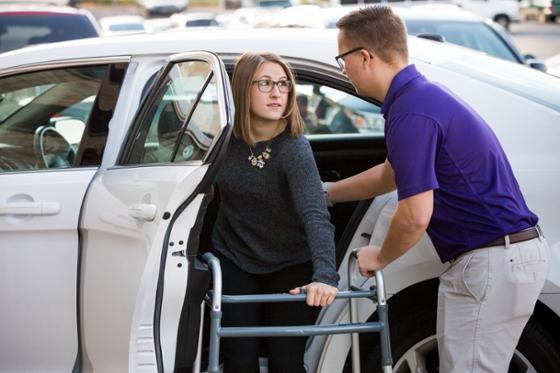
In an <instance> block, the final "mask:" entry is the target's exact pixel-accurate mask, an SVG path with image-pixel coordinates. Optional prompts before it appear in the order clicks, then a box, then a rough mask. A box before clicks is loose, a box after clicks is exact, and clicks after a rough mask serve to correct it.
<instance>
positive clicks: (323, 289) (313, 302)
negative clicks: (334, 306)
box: [290, 282, 338, 307]
mask: <svg viewBox="0 0 560 373" xmlns="http://www.w3.org/2000/svg"><path fill="white" fill-rule="evenodd" d="M302 291H305V293H306V294H307V299H306V302H307V305H308V306H321V307H324V306H328V305H329V304H331V303H332V302H333V300H334V297H336V294H337V293H338V289H337V288H335V287H334V286H331V285H327V284H323V283H322V282H312V283H310V284H307V285H305V286H302V287H298V288H294V289H292V290H290V294H300V293H301V292H302Z"/></svg>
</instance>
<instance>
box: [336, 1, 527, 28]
mask: <svg viewBox="0 0 560 373" xmlns="http://www.w3.org/2000/svg"><path fill="white" fill-rule="evenodd" d="M367 3H389V4H391V6H395V7H409V6H416V5H423V4H427V5H434V4H453V5H457V6H459V7H461V8H463V9H465V10H469V11H471V12H473V13H474V14H477V15H478V16H480V17H482V18H485V19H486V18H487V19H491V20H492V21H494V22H496V23H498V24H500V25H502V27H504V28H505V29H508V28H509V25H510V24H511V23H512V22H518V21H519V19H520V16H519V2H518V1H517V0H373V1H367ZM340 4H360V1H355V2H354V1H352V0H350V1H340V0H332V1H331V5H340Z"/></svg>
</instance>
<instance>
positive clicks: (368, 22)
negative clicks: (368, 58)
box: [336, 5, 408, 64]
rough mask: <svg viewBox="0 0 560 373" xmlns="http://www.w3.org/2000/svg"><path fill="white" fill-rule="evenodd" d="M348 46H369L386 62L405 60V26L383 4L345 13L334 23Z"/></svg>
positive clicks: (406, 46)
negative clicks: (341, 32) (342, 33)
mask: <svg viewBox="0 0 560 373" xmlns="http://www.w3.org/2000/svg"><path fill="white" fill-rule="evenodd" d="M336 27H338V28H339V29H340V30H341V31H343V32H344V39H345V41H346V43H347V44H348V45H347V47H348V48H349V49H352V48H357V47H363V48H365V49H369V50H370V51H371V52H373V53H374V54H375V55H376V56H378V57H379V58H381V60H383V61H384V62H386V63H389V64H392V63H394V62H396V61H404V62H408V45H407V35H406V27H405V25H404V22H403V20H402V19H401V18H400V17H399V16H398V15H396V14H395V13H394V12H393V10H392V9H391V7H389V6H387V5H373V6H367V7H365V8H360V9H357V10H355V11H353V12H350V13H348V14H346V15H345V16H344V17H342V18H341V19H340V20H339V21H338V22H337V23H336Z"/></svg>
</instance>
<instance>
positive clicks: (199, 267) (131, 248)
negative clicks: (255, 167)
mask: <svg viewBox="0 0 560 373" xmlns="http://www.w3.org/2000/svg"><path fill="white" fill-rule="evenodd" d="M201 50H205V51H206V52H202V51H201ZM246 50H272V51H274V52H277V53H279V54H280V55H282V56H284V57H285V58H286V59H287V60H288V61H289V62H290V64H291V65H292V67H293V68H294V69H295V70H296V75H297V77H298V82H297V87H296V89H297V91H298V94H301V95H306V96H308V100H307V102H308V110H309V111H313V112H314V114H315V116H316V118H317V120H318V121H319V122H318V124H319V125H321V126H322V127H321V131H320V133H321V134H317V133H318V132H316V133H315V134H310V135H308V136H309V140H310V142H311V144H312V146H313V150H314V153H315V156H316V160H317V165H318V167H319V169H320V171H321V175H322V178H323V179H324V180H335V179H338V178H341V177H346V176H349V175H353V174H355V173H357V172H359V171H361V170H364V169H366V168H368V167H370V166H372V165H374V164H377V163H379V162H382V161H383V160H384V159H385V157H386V148H385V142H384V138H383V131H382V128H383V125H382V124H383V123H382V121H383V117H382V115H381V114H380V103H379V102H375V101H372V100H370V99H365V98H360V97H356V95H355V92H354V89H353V88H352V86H351V85H350V83H349V82H348V80H347V79H346V77H345V76H344V75H342V74H341V72H340V71H339V70H338V69H337V67H336V63H335V60H334V58H333V56H335V55H336V54H338V50H337V46H336V33H335V32H333V30H330V31H329V30H302V29H298V30H291V29H282V30H278V29H275V30H259V33H255V32H254V30H206V31H191V32H185V33H170V34H160V35H135V36H123V37H121V38H109V39H91V40H87V41H70V42H66V43H58V44H54V45H49V46H36V47H31V48H25V49H23V50H19V51H13V52H8V53H5V54H3V55H1V56H0V279H1V281H0V310H1V311H0V312H1V315H2V317H0V371H2V372H14V371H35V372H44V371H55V372H68V371H83V372H127V371H128V372H156V371H157V372H173V371H174V370H179V369H186V370H185V371H193V372H199V371H201V370H202V371H204V369H206V363H205V361H206V357H207V353H208V351H207V349H206V346H204V344H203V342H202V340H203V339H202V338H201V334H202V330H203V329H204V328H201V327H200V326H201V321H202V319H203V315H204V313H203V312H202V309H201V307H202V303H203V302H202V301H203V296H204V293H205V292H206V290H207V288H208V280H209V272H208V269H207V268H206V267H205V266H204V265H203V264H202V263H201V261H200V259H199V254H200V253H201V252H202V251H203V250H206V249H207V248H208V245H209V240H208V233H209V231H210V230H211V228H212V223H213V214H212V211H214V210H215V206H214V204H213V203H212V201H211V200H212V183H213V177H214V174H215V170H216V168H217V167H218V166H219V165H220V163H221V161H222V157H223V156H224V150H225V146H226V144H227V140H228V137H229V136H230V134H231V129H232V118H233V115H232V113H233V109H234V108H233V103H232V97H231V91H230V83H229V78H228V72H231V70H232V66H233V62H234V59H235V58H236V56H238V55H239V53H241V52H243V51H246ZM410 50H411V58H412V62H414V63H415V64H416V65H417V67H418V69H419V70H420V71H421V72H422V73H424V74H425V75H427V76H428V77H429V78H430V79H432V80H434V81H438V82H441V83H443V84H445V85H446V86H448V87H449V88H450V89H452V90H453V91H455V92H456V93H457V94H458V95H459V96H460V97H461V98H462V99H463V100H465V101H466V102H468V103H469V104H470V105H472V106H473V107H474V108H475V109H476V110H477V111H478V112H479V113H480V114H481V115H482V116H483V117H484V118H485V119H486V120H487V121H488V122H489V123H490V124H491V126H492V128H493V129H494V131H495V132H496V134H497V136H498V137H499V138H500V140H501V142H502V144H503V147H504V149H505V151H506V153H507V154H508V156H509V159H510V161H511V164H512V166H513V168H514V171H515V174H516V176H517V178H518V180H519V182H520V185H521V188H522V190H523V193H524V195H525V197H526V199H527V202H528V204H529V206H530V207H531V209H532V210H533V211H535V212H536V213H537V214H538V215H539V217H540V224H541V227H542V228H543V230H544V232H545V235H546V236H547V238H548V240H549V242H550V244H551V246H552V249H553V258H552V271H551V272H550V274H549V275H548V279H547V282H546V285H545V288H544V290H543V292H542V294H541V296H540V298H539V301H538V304H537V306H536V310H535V314H534V315H533V317H532V318H531V320H530V321H529V324H528V325H527V328H526V329H525V332H524V334H523V337H522V339H521V341H520V343H519V345H518V347H517V350H516V353H515V356H514V359H513V360H512V367H513V371H527V372H533V371H538V372H554V371H557V369H558V367H559V366H560V317H559V315H560V252H559V250H560V198H558V190H559V189H560V153H559V152H558V139H559V138H560V126H559V125H558V124H559V123H560V80H559V79H556V78H554V77H551V76H549V75H546V74H542V73H540V72H536V71H533V70H532V69H528V68H526V67H523V66H520V65H518V64H511V63H508V62H504V61H500V60H498V59H492V58H488V57H486V56H484V55H483V54H481V53H479V52H476V51H471V50H468V49H465V48H459V47H453V46H449V45H444V44H441V43H433V42H430V41H426V40H422V39H417V38H411V39H410ZM186 51H191V52H186ZM426 99H429V98H426ZM340 112H344V113H348V114H349V115H348V116H349V118H350V120H351V124H352V125H353V126H354V127H355V128H356V129H358V131H353V130H352V131H349V132H353V133H341V132H337V131H336V130H335V129H334V128H333V127H334V126H333V125H332V124H333V123H334V121H335V118H337V115H338V114H339V113H340ZM338 116H339V117H340V115H338ZM465 141H468V139H465ZM395 205H396V194H395V193H391V194H387V195H383V196H380V197H378V198H375V199H374V200H373V201H364V202H360V203H348V204H339V205H336V206H335V207H334V208H333V209H332V210H331V215H332V220H333V223H334V224H335V226H336V239H337V262H338V263H339V265H340V266H339V273H340V275H341V279H342V280H341V282H340V288H341V289H345V288H346V287H347V281H346V279H347V265H346V263H347V260H348V256H349V255H348V253H349V250H350V249H353V248H356V247H359V246H363V245H365V244H367V243H368V242H370V241H372V242H376V243H379V242H381V240H382V239H383V237H384V235H385V233H386V229H387V225H388V222H389V219H390V218H391V216H392V213H393V211H394V208H395ZM248 208H250V206H248ZM271 218H272V219H273V218H274V217H273V216H271ZM446 267H447V266H446V265H445V264H442V263H440V262H439V260H438V259H437V256H436V254H435V251H434V249H433V246H432V244H431V242H430V239H429V238H428V237H427V236H425V237H424V238H423V239H422V240H421V241H420V242H419V243H418V245H417V247H416V248H415V249H413V250H411V251H410V252H409V253H407V254H406V255H405V256H403V257H401V258H400V259H399V260H398V261H396V262H395V263H393V264H391V266H389V267H388V268H387V269H386V270H385V271H384V272H385V281H386V287H387V292H388V294H389V295H390V298H389V300H388V304H389V314H390V327H391V330H392V332H393V334H392V348H393V357H394V365H395V371H423V372H434V371H435V367H436V366H437V346H436V339H435V315H436V305H435V304H436V303H435V302H436V296H437V285H438V280H437V278H438V276H439V275H440V274H441V272H442V271H444V270H445V268H446ZM373 281H374V280H373V279H365V278H361V277H358V281H357V283H358V284H359V285H362V286H363V287H368V286H370V285H372V282H373ZM357 305H358V310H357V311H358V312H357V314H358V316H359V318H360V320H367V319H370V318H371V317H373V318H375V317H376V316H375V315H374V312H375V307H374V304H373V303H372V302H369V301H367V300H363V301H360V302H358V304H357ZM372 315H373V316H372ZM348 318H349V313H348V305H347V301H345V300H337V301H336V303H335V304H333V305H331V306H329V307H327V308H325V309H324V310H323V311H322V313H321V315H320V316H319V319H318V322H319V323H321V324H331V323H332V324H337V323H345V322H348ZM205 322H206V324H207V323H208V320H205ZM360 339H361V345H362V347H363V353H362V367H363V369H364V371H372V370H373V369H374V367H375V366H376V364H378V362H377V355H376V352H377V347H376V343H377V341H378V338H377V337H376V336H371V335H366V334H363V335H361V338H360ZM349 349H350V336H348V335H336V336H332V335H331V336H323V337H314V338H312V339H311V341H310V344H309V346H308V349H307V352H306V357H305V359H306V364H307V366H308V371H309V372H320V373H340V372H343V371H344V369H345V368H344V367H345V365H346V369H349V364H350V359H349V353H348V352H349ZM372 364H373V366H372Z"/></svg>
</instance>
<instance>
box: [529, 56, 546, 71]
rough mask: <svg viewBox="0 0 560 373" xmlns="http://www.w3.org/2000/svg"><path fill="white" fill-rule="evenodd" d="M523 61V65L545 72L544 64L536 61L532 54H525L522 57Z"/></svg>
mask: <svg viewBox="0 0 560 373" xmlns="http://www.w3.org/2000/svg"><path fill="white" fill-rule="evenodd" d="M523 57H524V59H525V64H526V65H527V66H529V67H531V68H533V69H535V70H539V71H542V72H544V73H545V72H546V64H545V63H544V62H542V61H541V60H539V59H537V58H536V57H535V56H533V55H532V54H526V55H524V56H523Z"/></svg>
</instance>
